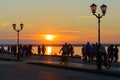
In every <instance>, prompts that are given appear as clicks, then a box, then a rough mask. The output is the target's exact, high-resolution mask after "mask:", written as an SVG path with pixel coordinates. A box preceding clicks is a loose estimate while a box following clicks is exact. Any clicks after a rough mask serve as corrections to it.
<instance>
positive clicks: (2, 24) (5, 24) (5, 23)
mask: <svg viewBox="0 0 120 80" xmlns="http://www.w3.org/2000/svg"><path fill="white" fill-rule="evenodd" d="M9 25H10V23H8V22H3V23H1V24H0V27H5V26H9Z"/></svg>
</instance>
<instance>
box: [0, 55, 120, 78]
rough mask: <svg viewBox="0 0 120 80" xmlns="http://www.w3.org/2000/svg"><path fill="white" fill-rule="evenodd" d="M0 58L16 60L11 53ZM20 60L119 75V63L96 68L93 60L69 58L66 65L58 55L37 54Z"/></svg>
mask: <svg viewBox="0 0 120 80" xmlns="http://www.w3.org/2000/svg"><path fill="white" fill-rule="evenodd" d="M0 59H2V60H3V59H4V60H5V59H11V60H16V57H14V56H12V55H0ZM21 60H22V61H24V62H26V63H28V64H34V65H42V66H49V67H55V68H62V69H68V70H76V71H85V72H92V73H98V74H105V75H110V76H117V77H120V63H117V64H113V65H112V67H111V68H110V69H109V70H106V69H105V67H104V66H102V70H97V66H96V64H95V62H92V63H83V62H82V60H81V59H80V58H69V63H68V65H67V66H65V65H63V64H60V62H59V57H55V56H45V57H44V58H43V57H39V56H32V57H29V58H21ZM116 65H117V66H116Z"/></svg>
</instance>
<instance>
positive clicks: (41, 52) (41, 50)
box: [38, 45, 46, 56]
mask: <svg viewBox="0 0 120 80" xmlns="http://www.w3.org/2000/svg"><path fill="white" fill-rule="evenodd" d="M45 52H46V47H45V45H42V46H40V45H38V55H39V56H40V55H43V56H44V55H45Z"/></svg>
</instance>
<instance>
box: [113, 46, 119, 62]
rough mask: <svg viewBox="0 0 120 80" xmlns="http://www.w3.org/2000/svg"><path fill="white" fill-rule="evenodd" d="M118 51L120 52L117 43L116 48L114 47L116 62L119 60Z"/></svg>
mask: <svg viewBox="0 0 120 80" xmlns="http://www.w3.org/2000/svg"><path fill="white" fill-rule="evenodd" d="M118 52H119V49H118V47H117V45H115V48H114V58H115V62H118Z"/></svg>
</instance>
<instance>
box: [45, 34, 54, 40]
mask: <svg viewBox="0 0 120 80" xmlns="http://www.w3.org/2000/svg"><path fill="white" fill-rule="evenodd" d="M54 38H55V35H45V39H46V40H49V41H52V40H53V39H54Z"/></svg>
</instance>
